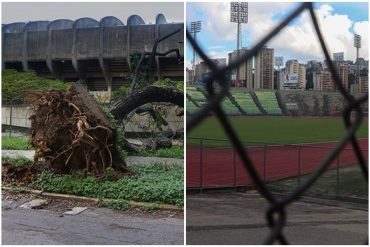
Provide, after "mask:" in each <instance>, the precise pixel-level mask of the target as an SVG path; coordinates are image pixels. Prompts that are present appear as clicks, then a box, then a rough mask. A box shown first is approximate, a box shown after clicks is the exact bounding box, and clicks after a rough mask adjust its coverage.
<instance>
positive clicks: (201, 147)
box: [199, 139, 203, 192]
mask: <svg viewBox="0 0 370 247" xmlns="http://www.w3.org/2000/svg"><path fill="white" fill-rule="evenodd" d="M199 183H200V192H202V189H203V139H200V180H199Z"/></svg>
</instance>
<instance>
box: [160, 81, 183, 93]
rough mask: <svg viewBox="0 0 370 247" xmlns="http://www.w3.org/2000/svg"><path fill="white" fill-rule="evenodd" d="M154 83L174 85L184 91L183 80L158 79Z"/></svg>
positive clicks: (167, 85)
mask: <svg viewBox="0 0 370 247" xmlns="http://www.w3.org/2000/svg"><path fill="white" fill-rule="evenodd" d="M154 85H157V86H162V87H175V88H177V89H178V90H180V91H184V82H183V81H173V80H171V79H168V78H166V79H164V80H158V81H155V82H154Z"/></svg>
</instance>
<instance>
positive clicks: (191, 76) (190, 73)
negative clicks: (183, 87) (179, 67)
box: [186, 68, 194, 85]
mask: <svg viewBox="0 0 370 247" xmlns="http://www.w3.org/2000/svg"><path fill="white" fill-rule="evenodd" d="M193 80H194V70H192V69H188V68H186V84H188V85H193V84H194V81H193Z"/></svg>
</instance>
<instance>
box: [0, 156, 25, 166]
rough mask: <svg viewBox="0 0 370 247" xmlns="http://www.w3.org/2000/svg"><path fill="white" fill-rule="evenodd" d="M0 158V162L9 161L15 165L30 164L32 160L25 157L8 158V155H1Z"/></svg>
mask: <svg viewBox="0 0 370 247" xmlns="http://www.w3.org/2000/svg"><path fill="white" fill-rule="evenodd" d="M1 159H2V162H9V163H11V164H14V165H17V166H25V165H30V164H32V160H30V159H27V158H25V157H17V158H10V157H8V156H3V157H2V158H1Z"/></svg>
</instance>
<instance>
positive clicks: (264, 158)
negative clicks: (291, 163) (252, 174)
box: [263, 143, 267, 182]
mask: <svg viewBox="0 0 370 247" xmlns="http://www.w3.org/2000/svg"><path fill="white" fill-rule="evenodd" d="M266 159H267V144H266V143H265V151H264V156H263V182H266Z"/></svg>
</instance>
